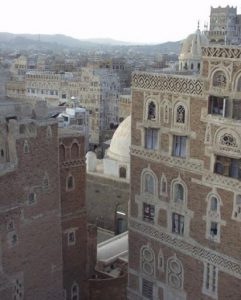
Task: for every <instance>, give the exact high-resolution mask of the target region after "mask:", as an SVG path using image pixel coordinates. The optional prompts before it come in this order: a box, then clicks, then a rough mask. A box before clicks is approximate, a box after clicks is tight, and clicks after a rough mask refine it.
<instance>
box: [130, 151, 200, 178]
mask: <svg viewBox="0 0 241 300" xmlns="http://www.w3.org/2000/svg"><path fill="white" fill-rule="evenodd" d="M130 152H131V155H134V156H137V157H140V158H143V159H147V160H152V161H155V162H161V163H163V164H166V165H168V166H172V167H174V166H175V167H178V168H182V169H185V170H188V171H191V172H198V173H200V172H202V170H203V162H202V161H200V160H194V159H183V158H178V157H173V156H163V155H161V153H160V152H157V151H148V150H146V149H143V148H142V147H138V146H132V147H131V148H130Z"/></svg>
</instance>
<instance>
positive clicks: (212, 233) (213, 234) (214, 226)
mask: <svg viewBox="0 0 241 300" xmlns="http://www.w3.org/2000/svg"><path fill="white" fill-rule="evenodd" d="M217 235H218V223H217V222H211V224H210V236H211V237H212V238H215V237H216V236H217Z"/></svg>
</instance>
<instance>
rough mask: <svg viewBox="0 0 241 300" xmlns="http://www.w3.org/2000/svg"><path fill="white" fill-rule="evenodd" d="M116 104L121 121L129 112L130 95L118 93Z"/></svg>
mask: <svg viewBox="0 0 241 300" xmlns="http://www.w3.org/2000/svg"><path fill="white" fill-rule="evenodd" d="M118 104H119V109H118V110H119V122H122V121H123V120H124V119H125V118H127V117H128V116H129V115H130V114H131V95H120V98H119V102H118Z"/></svg>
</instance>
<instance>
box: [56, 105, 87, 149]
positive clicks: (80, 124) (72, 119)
mask: <svg viewBox="0 0 241 300" xmlns="http://www.w3.org/2000/svg"><path fill="white" fill-rule="evenodd" d="M57 119H58V126H59V128H72V129H75V130H76V131H78V132H80V133H81V134H82V135H83V136H84V137H85V152H87V151H88V150H89V112H88V111H87V110H86V109H85V108H82V107H72V108H70V107H66V109H65V111H64V112H62V113H60V114H59V115H58V117H57Z"/></svg>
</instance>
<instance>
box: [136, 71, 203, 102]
mask: <svg viewBox="0 0 241 300" xmlns="http://www.w3.org/2000/svg"><path fill="white" fill-rule="evenodd" d="M132 88H138V89H151V90H155V89H156V90H160V91H165V92H170V93H181V94H186V95H198V96H202V95H203V81H202V80H200V79H194V78H190V77H187V78H185V77H183V76H182V77H179V76H173V75H166V74H165V75H164V74H154V73H144V72H135V73H134V74H133V76H132Z"/></svg>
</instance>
